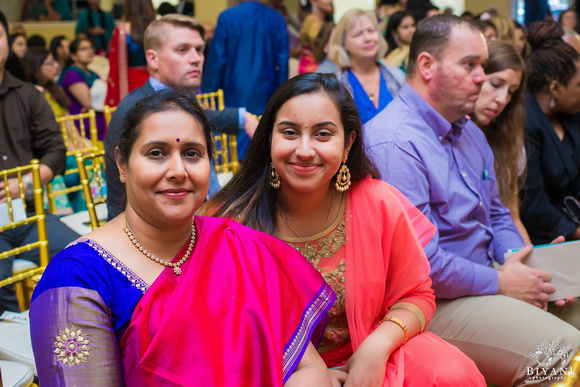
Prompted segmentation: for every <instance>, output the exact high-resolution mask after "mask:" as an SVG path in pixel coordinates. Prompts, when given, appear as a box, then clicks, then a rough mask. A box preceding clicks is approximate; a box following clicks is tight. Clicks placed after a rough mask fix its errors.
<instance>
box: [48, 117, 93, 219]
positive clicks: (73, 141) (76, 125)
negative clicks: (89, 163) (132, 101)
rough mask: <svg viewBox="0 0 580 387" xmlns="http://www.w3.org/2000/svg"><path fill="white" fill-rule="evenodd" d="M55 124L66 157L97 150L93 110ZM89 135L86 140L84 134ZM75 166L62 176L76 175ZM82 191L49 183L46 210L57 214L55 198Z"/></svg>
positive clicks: (63, 118) (78, 188) (77, 187)
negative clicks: (87, 122) (63, 145)
mask: <svg viewBox="0 0 580 387" xmlns="http://www.w3.org/2000/svg"><path fill="white" fill-rule="evenodd" d="M87 118H88V119H89V127H88V128H87V127H86V125H85V121H84V120H85V119H87ZM56 122H57V123H58V125H59V128H60V133H61V134H62V138H63V140H64V143H65V145H66V149H67V152H66V155H67V157H75V156H76V154H77V153H79V152H80V153H91V152H96V151H97V150H98V149H99V146H98V143H99V141H98V138H97V120H96V114H95V111H94V110H92V109H91V110H89V111H88V112H87V113H81V114H75V115H70V116H64V117H58V118H57V119H56ZM87 133H89V137H90V138H87V136H86V134H87ZM74 165H75V166H74V167H72V168H69V169H67V170H66V171H65V172H64V173H63V175H64V176H66V175H72V174H75V173H78V172H79V170H78V168H77V167H76V164H74ZM82 189H83V187H82V185H81V184H80V182H79V184H77V185H74V186H70V187H66V188H62V189H57V188H56V187H55V183H54V182H51V183H49V184H47V185H46V195H47V198H48V210H49V212H50V213H51V214H55V215H56V214H57V213H58V210H57V208H56V197H57V196H60V195H66V194H69V193H72V192H78V191H81V190H82Z"/></svg>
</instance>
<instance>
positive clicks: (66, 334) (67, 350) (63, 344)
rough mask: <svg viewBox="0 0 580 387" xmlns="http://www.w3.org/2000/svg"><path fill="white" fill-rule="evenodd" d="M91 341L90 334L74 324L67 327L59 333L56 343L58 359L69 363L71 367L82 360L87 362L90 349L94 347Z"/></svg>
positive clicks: (55, 351)
mask: <svg viewBox="0 0 580 387" xmlns="http://www.w3.org/2000/svg"><path fill="white" fill-rule="evenodd" d="M89 343H90V341H89V339H88V335H87V334H86V333H82V332H81V330H80V329H77V328H76V327H75V326H74V325H71V327H70V328H65V329H64V331H60V332H59V333H58V335H57V336H56V342H55V343H54V346H55V348H56V349H55V350H54V353H55V354H56V361H57V362H59V361H62V363H63V364H65V363H68V366H69V367H72V366H73V365H80V364H81V362H83V363H86V361H87V357H88V356H89V351H90V350H91V349H92V348H91V346H90V345H89Z"/></svg>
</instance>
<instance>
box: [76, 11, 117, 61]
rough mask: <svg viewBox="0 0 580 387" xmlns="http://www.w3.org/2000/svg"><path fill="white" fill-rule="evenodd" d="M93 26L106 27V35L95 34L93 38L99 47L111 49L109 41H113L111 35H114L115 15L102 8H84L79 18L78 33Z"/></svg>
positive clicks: (106, 49)
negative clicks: (95, 9) (94, 9)
mask: <svg viewBox="0 0 580 387" xmlns="http://www.w3.org/2000/svg"><path fill="white" fill-rule="evenodd" d="M93 27H103V28H104V29H105V34H104V35H97V36H93V38H94V40H95V45H96V46H97V48H98V49H101V50H105V51H109V43H110V42H111V36H113V28H115V21H114V20H113V16H112V15H111V14H110V13H109V12H103V11H101V10H97V11H93V10H91V9H85V10H83V11H82V12H81V13H80V14H79V17H78V19H77V27H76V34H77V35H78V34H79V33H80V32H87V31H89V30H90V29H91V28H93Z"/></svg>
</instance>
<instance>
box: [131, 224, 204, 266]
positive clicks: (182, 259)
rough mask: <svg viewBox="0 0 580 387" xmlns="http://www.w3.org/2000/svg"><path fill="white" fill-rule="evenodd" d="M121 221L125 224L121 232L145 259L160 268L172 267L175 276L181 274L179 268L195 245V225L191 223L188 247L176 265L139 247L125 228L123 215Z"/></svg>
mask: <svg viewBox="0 0 580 387" xmlns="http://www.w3.org/2000/svg"><path fill="white" fill-rule="evenodd" d="M123 221H124V222H125V225H124V226H123V230H124V231H125V234H127V237H129V239H130V240H131V243H133V245H134V246H135V247H136V248H137V249H139V251H140V252H141V253H143V255H145V256H146V257H147V258H149V259H151V260H152V261H155V262H157V263H158V264H160V265H162V266H169V267H172V268H173V272H174V273H175V275H180V274H181V268H180V267H179V266H181V265H183V263H184V262H185V261H186V260H187V258H189V255H190V254H191V251H192V250H193V245H194V243H195V224H194V223H193V222H192V223H191V238H190V239H189V245H188V246H187V251H186V252H185V255H184V256H183V258H181V259H180V260H179V261H177V262H176V263H173V262H167V261H164V260H163V259H160V258H157V257H156V256H155V255H153V254H151V253H150V252H148V251H147V250H146V249H145V248H144V247H143V246H141V244H140V243H139V241H137V238H135V236H134V235H133V232H132V231H131V229H130V228H129V226H127V217H126V216H125V215H123Z"/></svg>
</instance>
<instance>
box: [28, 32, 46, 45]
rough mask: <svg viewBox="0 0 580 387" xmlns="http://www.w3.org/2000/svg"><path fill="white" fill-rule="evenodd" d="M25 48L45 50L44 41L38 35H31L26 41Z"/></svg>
mask: <svg viewBox="0 0 580 387" xmlns="http://www.w3.org/2000/svg"><path fill="white" fill-rule="evenodd" d="M26 46H27V47H28V48H33V47H42V48H46V40H45V39H44V38H43V37H42V36H40V35H32V36H31V37H29V38H28V40H27V41H26Z"/></svg>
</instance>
